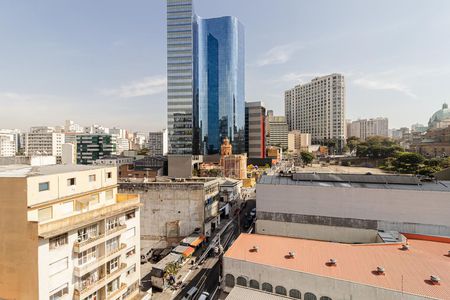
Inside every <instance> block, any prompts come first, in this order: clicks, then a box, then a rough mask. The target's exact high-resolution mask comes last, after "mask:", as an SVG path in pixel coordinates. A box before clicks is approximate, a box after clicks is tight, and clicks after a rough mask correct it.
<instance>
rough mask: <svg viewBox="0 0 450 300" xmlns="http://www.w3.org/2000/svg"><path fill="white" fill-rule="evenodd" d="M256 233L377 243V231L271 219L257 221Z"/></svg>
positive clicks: (343, 241) (341, 241)
mask: <svg viewBox="0 0 450 300" xmlns="http://www.w3.org/2000/svg"><path fill="white" fill-rule="evenodd" d="M256 233H259V234H268V235H282V236H288V237H294V238H304V239H311V240H321V241H330V242H338V243H352V244H353V243H376V242H377V231H376V230H369V229H360V228H348V227H337V226H326V225H312V224H301V223H291V222H280V221H270V220H260V219H258V220H257V221H256Z"/></svg>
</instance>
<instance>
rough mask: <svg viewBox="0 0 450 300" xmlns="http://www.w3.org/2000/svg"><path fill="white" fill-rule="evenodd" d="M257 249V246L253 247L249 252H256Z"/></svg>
mask: <svg viewBox="0 0 450 300" xmlns="http://www.w3.org/2000/svg"><path fill="white" fill-rule="evenodd" d="M258 250H259V247H258V246H256V245H255V246H253V247H252V249H250V252H258Z"/></svg>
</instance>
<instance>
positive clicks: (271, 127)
mask: <svg viewBox="0 0 450 300" xmlns="http://www.w3.org/2000/svg"><path fill="white" fill-rule="evenodd" d="M267 123H268V129H267V130H268V134H267V145H268V146H276V147H281V148H283V149H287V147H288V133H289V126H288V123H287V122H286V117H284V116H273V115H272V116H271V115H269V116H268V117H267Z"/></svg>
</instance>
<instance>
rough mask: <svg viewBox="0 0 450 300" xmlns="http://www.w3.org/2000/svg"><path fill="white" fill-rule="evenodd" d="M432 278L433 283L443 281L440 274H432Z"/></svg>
mask: <svg viewBox="0 0 450 300" xmlns="http://www.w3.org/2000/svg"><path fill="white" fill-rule="evenodd" d="M430 280H431V282H432V283H433V284H437V283H439V282H440V281H441V278H439V276H437V275H431V276H430Z"/></svg>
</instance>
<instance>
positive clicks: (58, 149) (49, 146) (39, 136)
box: [25, 126, 65, 157]
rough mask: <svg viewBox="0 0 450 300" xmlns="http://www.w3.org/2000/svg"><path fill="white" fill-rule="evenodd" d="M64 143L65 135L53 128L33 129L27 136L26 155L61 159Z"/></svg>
mask: <svg viewBox="0 0 450 300" xmlns="http://www.w3.org/2000/svg"><path fill="white" fill-rule="evenodd" d="M64 143H65V135H64V133H61V132H56V130H55V128H53V127H45V126H42V127H31V129H30V132H29V133H27V134H26V142H25V153H26V154H27V155H51V156H56V157H61V155H62V144H64Z"/></svg>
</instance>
